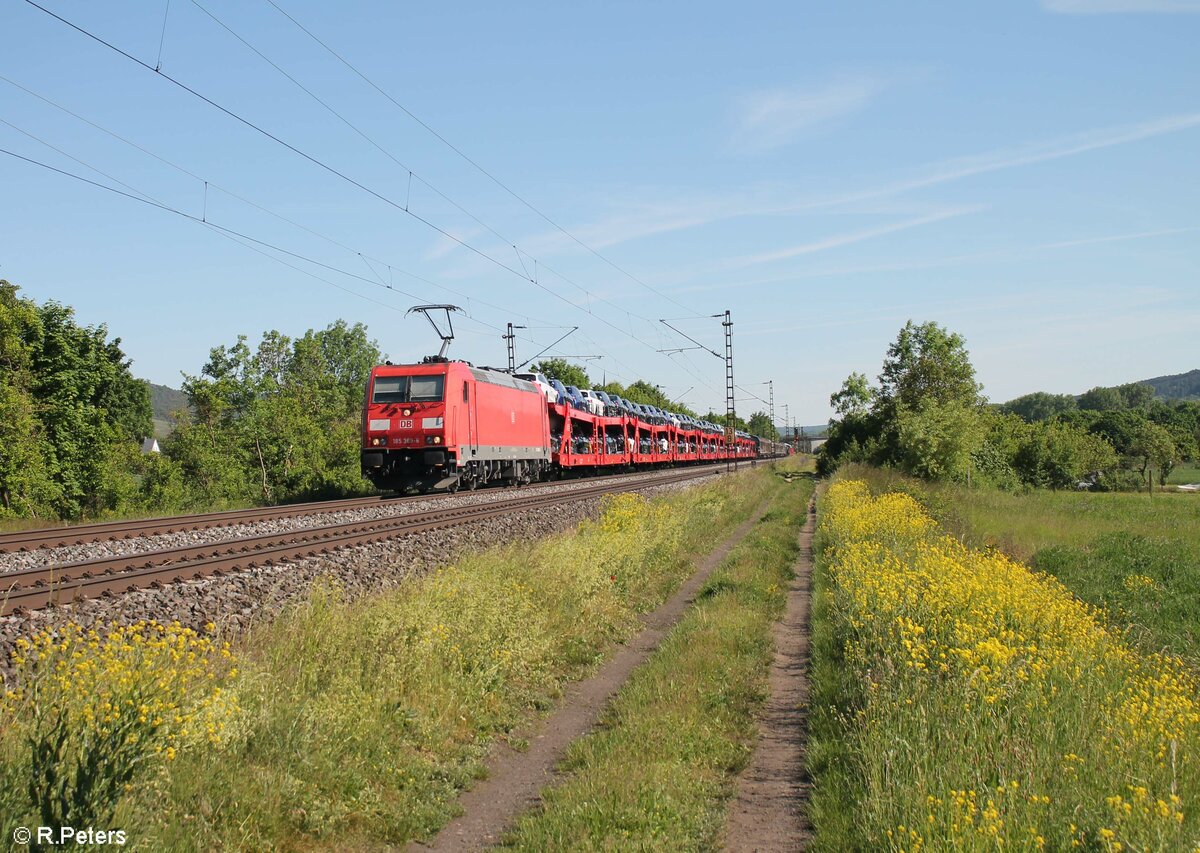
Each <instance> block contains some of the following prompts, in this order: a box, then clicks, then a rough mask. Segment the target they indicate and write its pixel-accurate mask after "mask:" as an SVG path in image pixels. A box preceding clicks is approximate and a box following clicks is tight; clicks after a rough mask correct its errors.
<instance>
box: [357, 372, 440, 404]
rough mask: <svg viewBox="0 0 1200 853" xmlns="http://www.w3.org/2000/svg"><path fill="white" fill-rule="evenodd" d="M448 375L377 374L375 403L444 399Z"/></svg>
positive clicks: (423, 401)
mask: <svg viewBox="0 0 1200 853" xmlns="http://www.w3.org/2000/svg"><path fill="white" fill-rule="evenodd" d="M445 386H446V377H445V376H441V375H436V374H435V375H433V376H376V377H375V393H374V394H373V395H372V397H371V400H372V402H374V403H436V402H440V401H441V399H442V394H443V392H444V390H445Z"/></svg>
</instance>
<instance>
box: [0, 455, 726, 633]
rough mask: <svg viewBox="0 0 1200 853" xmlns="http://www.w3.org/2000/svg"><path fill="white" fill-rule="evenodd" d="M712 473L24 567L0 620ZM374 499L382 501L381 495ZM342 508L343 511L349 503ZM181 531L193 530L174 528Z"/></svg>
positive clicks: (1, 596)
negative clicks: (46, 607) (15, 614)
mask: <svg viewBox="0 0 1200 853" xmlns="http://www.w3.org/2000/svg"><path fill="white" fill-rule="evenodd" d="M713 473H715V471H714V470H713V469H711V468H704V469H695V470H688V471H684V472H678V473H673V474H670V475H667V476H663V477H655V478H653V479H649V480H646V481H638V482H637V483H632V484H631V483H629V482H626V481H622V482H616V483H613V482H606V483H600V484H598V485H593V486H588V487H586V488H582V489H572V490H571V491H568V492H550V493H541V494H536V495H518V496H517V497H514V498H512V499H508V500H499V501H491V502H487V503H479V504H467V505H454V506H450V507H447V508H445V509H433V510H425V511H421V512H415V513H409V514H405V515H393V516H387V517H384V518H377V519H371V520H366V521H355V522H348V523H344V524H330V525H323V526H319V527H307V528H300V529H296V530H291V531H288V532H285V533H269V534H265V535H260V536H249V537H244V538H237V539H228V540H224V541H220V542H210V543H207V544H203V545H190V546H185V547H178V548H163V549H159V550H156V551H144V552H141V553H136V554H128V555H124V556H112V557H98V558H95V559H91V560H83V561H78V562H73V563H63V564H59V565H53V566H45V567H38V568H31V569H23V570H20V571H15V572H9V573H6V574H4V575H2V576H0V615H7V614H10V613H13V612H17V611H19V610H35V609H38V608H41V607H45V606H47V605H50V604H64V603H70V602H72V601H75V600H78V599H85V598H96V597H100V596H104V595H114V594H120V593H124V592H127V591H131V590H135V589H144V588H147V587H152V586H158V585H162V584H165V583H173V582H178V581H186V580H193V579H197V578H203V577H208V576H213V575H220V574H224V573H227V572H234V571H241V570H245V569H251V568H254V567H257V566H263V565H269V564H273V563H279V562H285V561H288V560H294V559H298V558H304V557H310V556H316V555H319V554H323V553H327V552H330V551H333V550H337V549H340V548H347V547H351V546H354V545H362V544H366V543H370V542H379V541H382V540H385V539H391V538H395V537H398V536H405V535H408V534H412V533H419V532H423V531H428V530H436V529H439V528H445V527H452V526H455V525H459V524H466V523H469V522H472V521H477V520H483V519H487V518H493V517H496V516H500V515H506V514H509V513H513V512H521V511H524V510H530V509H538V508H543V507H547V506H553V505H555V504H562V503H570V502H574V501H579V500H585V499H588V498H592V497H598V496H601V495H605V494H612V493H616V492H621V491H630V490H633V489H636V488H648V487H651V486H659V485H667V484H671V483H678V482H684V481H687V480H692V479H698V478H701V477H707V476H711V475H712V474H713ZM373 500H374V501H376V502H378V501H379V499H378V498H375V499H373ZM339 503H341V504H343V506H344V504H345V503H346V502H345V501H342V502H339ZM309 506H311V505H309ZM164 521H170V519H164ZM180 529H188V528H180V527H175V528H174V530H180ZM192 529H194V528H192Z"/></svg>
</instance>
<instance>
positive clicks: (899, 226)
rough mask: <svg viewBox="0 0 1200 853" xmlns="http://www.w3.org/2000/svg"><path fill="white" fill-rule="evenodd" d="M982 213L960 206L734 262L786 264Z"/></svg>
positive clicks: (736, 265)
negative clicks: (947, 220) (799, 258)
mask: <svg viewBox="0 0 1200 853" xmlns="http://www.w3.org/2000/svg"><path fill="white" fill-rule="evenodd" d="M979 210H981V208H980V207H977V206H975V207H957V208H952V209H950V210H942V211H938V212H936V213H930V214H926V215H924V216H916V217H913V218H911V219H905V220H902V221H900V222H890V223H888V224H887V225H878V226H876V227H874V228H864V229H862V230H860V231H849V232H847V233H845V234H835V235H833V236H832V237H825V238H824V239H821V240H814V241H812V242H808V243H800V244H799V245H796V246H789V247H787V248H786V249H776V250H775V251H771V252H763V253H762V254H759V255H746V256H744V257H741V258H736V259H734V260H732V261H730V265H731V266H733V267H746V266H753V265H754V264H766V263H771V262H773V261H783V260H788V259H789V258H796V257H799V256H801V255H811V254H813V253H814V252H824V251H826V250H828V249H837V248H840V247H842V246H849V245H851V244H852V243H861V242H862V241H863V240H870V239H873V238H875V237H882V236H884V235H885V234H894V233H895V232H897V231H907V230H908V229H910V228H919V227H920V226H922V225H931V224H933V223H934V222H942V221H943V220H946V219H954V218H956V217H959V216H965V215H967V214H969V213H976V212H978V211H979Z"/></svg>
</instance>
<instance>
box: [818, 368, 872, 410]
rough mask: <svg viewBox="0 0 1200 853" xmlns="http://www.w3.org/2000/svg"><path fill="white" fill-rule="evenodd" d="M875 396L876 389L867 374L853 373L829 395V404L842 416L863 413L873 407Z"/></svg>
mask: <svg viewBox="0 0 1200 853" xmlns="http://www.w3.org/2000/svg"><path fill="white" fill-rule="evenodd" d="M874 398H875V389H874V388H872V387H871V383H870V382H869V381H868V380H867V377H866V375H865V374H862V373H851V374H850V375H849V376H847V377H846V381H845V382H843V383H842V387H841V388H840V389H839V390H838V391H836V392H835V393H833V394H830V395H829V405H831V406H833V410H834V411H835V412H837V413H838V415H840V416H841V417H846V416H847V415H861V414H865V413H866V411H867V410H868V409H869V408H870V407H871V401H872V400H873V399H874Z"/></svg>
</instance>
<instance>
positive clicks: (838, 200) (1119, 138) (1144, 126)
mask: <svg viewBox="0 0 1200 853" xmlns="http://www.w3.org/2000/svg"><path fill="white" fill-rule="evenodd" d="M1198 125H1200V113H1182V114H1180V115H1174V116H1167V117H1166V118H1161V119H1154V120H1151V121H1144V122H1138V123H1136V124H1125V125H1117V126H1114V127H1106V128H1098V129H1096V130H1089V131H1084V132H1082V133H1076V134H1071V135H1069V136H1060V137H1057V138H1055V139H1050V140H1045V141H1042V142H1035V143H1030V144H1027V145H1022V146H1019V147H1017V148H1009V149H1000V150H997V151H990V152H986V153H984V154H977V155H973V156H969V157H957V158H953V159H950V160H945V161H943V162H941V163H939V164H936V165H934V166H932V167H929V168H928V169H927V171H926V172H925V174H923V175H917V176H916V177H913V178H907V179H903V180H899V181H893V182H891V183H888V184H884V185H882V186H879V187H877V188H875V189H869V190H862V191H860V192H852V193H846V194H844V195H841V196H834V197H830V198H826V199H822V200H819V201H815V202H812V205H813V206H833V205H842V204H850V203H853V202H856V201H863V200H866V199H873V198H879V197H882V196H891V195H898V194H900V193H905V192H910V191H912V190H918V189H924V188H926V187H932V186H936V185H938V184H945V183H949V182H951V181H959V180H962V179H963V178H969V177H972V176H974V175H983V174H986V173H988V172H999V171H1001V170H1003V169H1013V168H1016V167H1018V166H1032V165H1034V164H1036V163H1044V162H1047V161H1049V160H1060V159H1062V158H1064V157H1073V156H1075V155H1077V154H1085V153H1087V152H1089V151H1098V150H1100V149H1103V148H1111V147H1113V146H1115V145H1126V144H1128V143H1131V142H1140V141H1142V140H1144V139H1152V138H1154V137H1156V136H1165V135H1167V134H1170V133H1178V132H1179V131H1182V130H1188V129H1190V128H1193V127H1196V126H1198Z"/></svg>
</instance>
